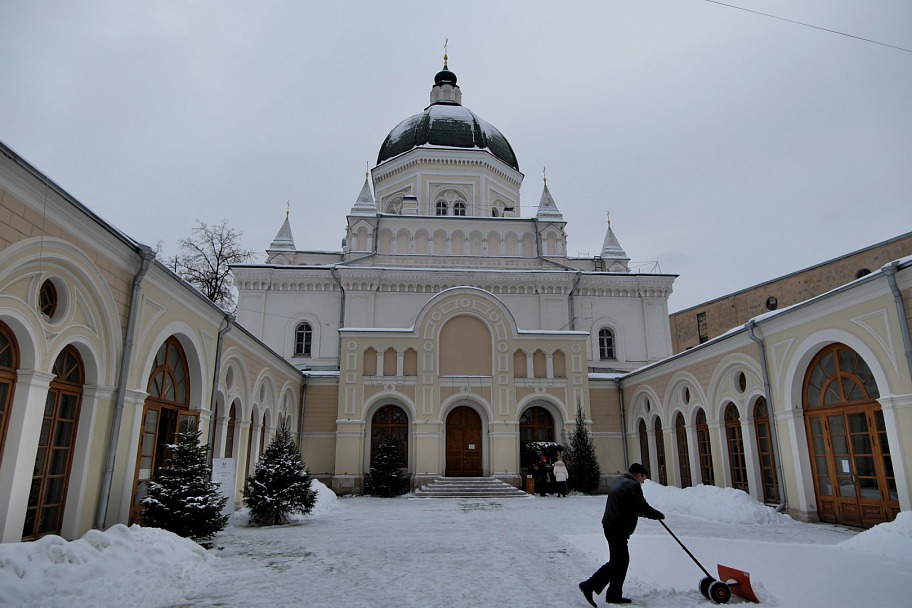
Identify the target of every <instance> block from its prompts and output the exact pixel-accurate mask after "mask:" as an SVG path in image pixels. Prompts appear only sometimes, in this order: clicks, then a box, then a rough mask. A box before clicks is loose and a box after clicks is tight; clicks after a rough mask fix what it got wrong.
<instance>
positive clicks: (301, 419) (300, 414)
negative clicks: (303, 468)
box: [298, 374, 307, 451]
mask: <svg viewBox="0 0 912 608" xmlns="http://www.w3.org/2000/svg"><path fill="white" fill-rule="evenodd" d="M302 375H303V374H302ZM306 396H307V376H306V375H305V376H303V379H302V380H301V407H300V409H299V411H298V451H301V449H302V446H303V445H304V399H305V397H306Z"/></svg>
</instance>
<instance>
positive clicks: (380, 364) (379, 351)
mask: <svg viewBox="0 0 912 608" xmlns="http://www.w3.org/2000/svg"><path fill="white" fill-rule="evenodd" d="M384 351H386V348H381V347H378V348H377V375H378V376H382V375H383V353H384Z"/></svg>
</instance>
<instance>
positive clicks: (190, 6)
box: [0, 0, 912, 309]
mask: <svg viewBox="0 0 912 608" xmlns="http://www.w3.org/2000/svg"><path fill="white" fill-rule="evenodd" d="M737 3H738V4H740V5H742V6H744V7H747V8H752V9H755V10H762V11H764V12H770V13H774V14H777V15H781V16H783V17H786V18H790V19H794V20H799V21H805V22H809V23H814V24H816V25H819V26H821V27H826V28H830V29H835V30H840V31H846V32H850V33H853V34H856V35H859V36H864V37H867V38H872V39H876V40H880V41H883V42H886V43H889V44H895V45H898V46H904V47H906V48H910V47H912V4H910V3H908V2H906V1H905V0H881V1H879V2H877V3H870V2H866V1H862V0H791V1H787V0H768V1H763V2H761V1H760V0H739V2H737ZM445 38H449V39H450V44H449V56H450V67H451V69H453V71H454V72H456V73H457V75H458V76H459V84H460V86H461V88H462V90H463V101H464V103H465V105H466V106H468V107H469V108H471V109H472V110H473V111H475V112H476V113H477V114H479V115H480V116H481V117H483V118H484V119H485V120H487V121H488V122H490V123H492V124H494V125H496V126H497V127H498V128H499V129H500V130H501V131H502V132H503V133H504V134H505V135H506V136H507V138H508V139H509V140H510V142H511V144H512V145H513V147H514V150H515V151H516V154H517V157H518V158H519V162H520V168H521V170H522V171H523V172H524V173H525V175H526V180H525V185H524V187H523V191H522V196H523V205H524V207H525V208H524V215H526V216H528V215H531V212H532V211H531V210H532V209H533V208H534V207H535V206H536V205H537V203H538V199H539V196H540V194H541V174H542V167H547V174H548V185H549V188H550V189H551V192H552V194H553V196H554V198H555V201H556V203H557V205H558V207H559V208H560V209H561V211H562V212H563V213H564V217H565V219H567V220H568V222H569V224H568V226H567V230H568V233H569V235H570V252H571V253H576V252H581V253H589V254H593V253H596V252H597V251H598V249H599V248H600V246H601V243H602V239H603V237H604V230H605V212H606V211H607V210H609V209H610V210H611V218H612V226H613V228H614V229H615V232H616V234H617V236H618V238H619V239H620V241H621V244H622V245H623V246H624V247H625V249H626V250H627V252H628V254H629V255H630V256H631V257H632V258H633V260H634V262H642V263H644V264H645V265H644V267H643V268H644V270H646V269H650V268H652V267H653V264H652V262H654V261H658V262H659V264H660V267H661V270H662V271H663V272H666V273H675V274H680V275H681V276H680V278H679V279H678V280H677V282H676V285H675V294H674V295H673V296H672V299H671V308H672V309H680V308H684V307H687V306H690V305H693V304H696V303H698V302H700V301H703V300H706V299H709V298H712V297H715V296H718V295H721V294H723V293H726V292H729V291H733V290H736V289H740V288H743V287H747V286H749V285H751V284H753V283H756V282H759V281H762V280H766V279H769V278H772V277H774V276H778V275H781V274H785V273H788V272H791V271H793V270H797V269H799V268H802V267H805V266H808V265H811V264H814V263H817V262H820V261H823V260H825V259H828V258H831V257H835V256H837V255H841V254H843V253H846V252H848V251H851V250H854V249H857V248H860V247H863V246H865V245H868V244H871V243H874V242H878V241H881V240H884V239H887V238H890V237H893V236H896V235H897V234H900V233H902V232H906V231H908V230H909V229H910V228H909V224H908V222H907V221H904V220H905V218H907V217H908V209H909V207H910V192H912V188H910V186H912V177H910V176H912V144H910V142H912V115H910V113H909V111H908V107H909V100H910V99H912V95H910V94H912V53H905V52H902V51H897V50H894V49H888V48H885V47H882V46H878V45H874V44H870V43H865V42H861V41H858V40H854V39H850V38H847V37H845V36H839V35H836V34H832V33H827V32H822V31H819V30H814V29H811V28H806V27H801V26H799V25H795V24H790V23H785V22H782V21H778V20H774V19H768V18H764V17H760V16H757V15H752V14H749V13H746V12H744V11H737V10H734V9H730V8H726V7H722V6H719V5H715V4H712V3H708V2H702V1H700V0H651V1H646V0H616V1H612V2H608V1H604V2H576V3H554V2H500V3H490V2H481V1H475V0H470V1H466V2H460V3H440V2H397V3H370V2H349V3H333V4H329V3H321V4H313V3H298V2H266V3H245V2H214V1H213V2H193V3H184V2H155V3H140V2H94V1H90V2H80V3H71V2H63V1H44V2H26V1H25V0H7V1H6V2H4V3H2V4H0V139H2V140H3V141H4V142H5V143H6V144H7V145H9V146H11V147H12V148H13V149H15V150H16V151H17V152H19V153H20V154H22V155H23V156H24V157H25V158H27V159H28V160H29V161H30V162H32V163H33V164H35V165H36V166H37V167H38V168H39V169H41V170H42V171H44V172H45V173H46V174H48V175H49V176H50V177H51V178H52V179H54V180H55V181H57V182H58V183H59V184H60V185H61V186H62V187H64V188H66V189H67V190H68V191H70V192H71V193H72V194H73V195H74V196H76V197H77V198H79V199H80V200H81V201H82V202H83V203H85V204H86V205H88V206H89V207H90V208H92V209H93V210H94V211H96V212H97V213H98V214H99V215H101V216H102V217H103V218H105V219H107V220H108V221H110V222H111V223H112V224H114V225H115V226H117V227H119V228H121V229H122V230H124V231H125V232H127V233H128V234H130V235H131V236H133V237H134V238H136V239H138V240H140V241H143V242H146V243H149V244H154V243H155V242H156V241H157V240H158V239H162V240H164V241H165V246H166V250H167V249H168V248H172V249H173V247H174V246H175V244H176V241H177V239H178V238H180V237H182V236H184V235H186V234H187V233H188V232H189V230H190V228H191V227H192V225H193V223H194V219H195V218H197V217H198V218H200V219H203V220H206V221H218V220H219V219H221V218H223V217H224V218H228V219H229V220H230V222H231V223H232V224H233V225H234V226H236V227H238V228H239V229H241V230H242V231H243V232H244V240H245V245H246V246H247V247H249V248H251V249H254V250H257V251H262V250H264V249H265V248H266V247H267V246H268V245H269V242H270V241H271V240H272V238H273V237H274V236H275V233H276V231H277V230H278V228H279V226H280V225H281V222H282V220H283V219H284V212H285V202H286V201H288V200H290V201H291V221H292V229H293V231H294V234H295V238H296V243H297V245H298V247H300V248H304V249H331V250H335V249H338V248H339V246H340V241H341V238H342V235H343V227H344V216H345V214H346V213H347V212H348V210H349V209H350V208H351V206H352V204H353V203H354V200H355V198H356V197H357V195H358V192H359V190H360V187H361V183H362V181H363V178H364V171H365V167H366V164H370V165H371V166H372V165H373V163H374V162H375V161H376V154H377V151H378V149H379V146H380V144H381V142H382V140H383V138H384V137H385V136H386V134H387V132H388V131H389V130H390V129H392V128H393V127H394V126H395V125H396V124H397V123H398V122H399V121H400V120H401V119H403V118H405V117H406V116H409V115H411V114H413V113H415V112H418V111H420V110H421V109H422V108H424V106H426V105H427V102H428V92H429V90H430V87H431V84H432V83H433V75H434V74H435V73H436V71H437V70H439V69H440V67H441V64H442V54H443V41H444V39H445Z"/></svg>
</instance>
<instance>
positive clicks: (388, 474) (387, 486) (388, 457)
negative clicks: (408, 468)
mask: <svg viewBox="0 0 912 608" xmlns="http://www.w3.org/2000/svg"><path fill="white" fill-rule="evenodd" d="M364 486H365V490H367V493H368V494H370V495H371V496H384V497H387V498H389V497H392V496H399V495H400V494H404V493H405V478H403V477H402V467H401V466H400V462H399V445H398V444H397V443H396V440H395V439H393V438H392V437H390V436H389V435H387V436H386V437H383V438H382V439H380V442H379V443H378V444H377V453H376V454H375V455H374V466H372V467H371V470H370V473H368V474H367V475H365V476H364Z"/></svg>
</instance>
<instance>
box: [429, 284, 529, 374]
mask: <svg viewBox="0 0 912 608" xmlns="http://www.w3.org/2000/svg"><path fill="white" fill-rule="evenodd" d="M465 314H469V315H472V316H475V317H476V318H478V319H480V320H481V321H482V322H483V323H485V325H487V326H488V328H489V329H490V330H491V337H492V339H493V341H494V345H495V369H496V370H497V371H500V370H501V369H502V368H501V366H500V365H498V364H497V363H496V361H498V360H499V359H500V358H501V356H504V357H506V356H509V357H512V356H513V355H512V353H508V352H507V351H508V350H509V349H508V347H507V341H508V340H509V339H511V338H515V337H516V335H517V333H518V330H517V327H516V320H515V319H514V317H513V313H511V312H510V309H509V308H507V307H506V306H505V305H504V303H503V302H502V301H501V300H500V299H499V298H498V297H497V296H495V295H493V294H492V293H490V292H488V291H485V290H483V289H479V288H477V287H453V288H450V289H445V290H444V291H442V292H440V293H439V294H437V295H436V296H435V297H433V298H431V299H430V300H428V302H427V304H425V305H424V307H423V308H422V309H421V310H420V311H419V312H418V315H417V317H416V319H415V328H416V330H417V331H416V333H417V334H418V337H419V338H421V339H422V340H424V341H425V345H424V347H423V349H424V350H425V351H427V350H428V343H429V342H430V343H431V344H432V345H433V344H436V342H437V340H438V338H439V337H440V331H441V329H442V328H443V326H444V325H445V324H446V322H447V321H449V320H450V319H452V318H453V317H456V316H459V315H465ZM503 369H507V368H503Z"/></svg>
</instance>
